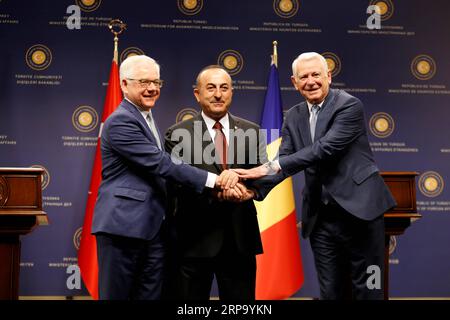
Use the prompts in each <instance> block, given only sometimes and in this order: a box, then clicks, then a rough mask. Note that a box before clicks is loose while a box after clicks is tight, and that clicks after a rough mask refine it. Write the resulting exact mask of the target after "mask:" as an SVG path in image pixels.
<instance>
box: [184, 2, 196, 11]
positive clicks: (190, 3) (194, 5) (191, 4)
mask: <svg viewBox="0 0 450 320" xmlns="http://www.w3.org/2000/svg"><path fill="white" fill-rule="evenodd" d="M183 5H184V6H185V7H186V8H187V9H189V10H192V9H194V8H195V7H196V6H197V0H184V1H183Z"/></svg>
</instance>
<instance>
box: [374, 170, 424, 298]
mask: <svg viewBox="0 0 450 320" xmlns="http://www.w3.org/2000/svg"><path fill="white" fill-rule="evenodd" d="M417 175H418V173H417V172H381V176H382V177H383V179H384V182H385V183H386V185H387V186H388V187H389V189H390V190H391V193H392V195H393V196H394V198H395V200H396V201H397V206H396V207H394V208H392V209H391V210H390V211H388V212H386V213H385V214H384V225H385V240H384V267H385V277H384V299H385V300H387V299H389V243H390V238H391V236H397V235H401V234H403V233H404V232H405V230H406V228H408V227H409V226H410V225H411V223H412V222H414V221H415V220H417V219H419V218H421V217H422V216H421V215H420V214H418V213H417V205H416V183H415V178H416V176H417Z"/></svg>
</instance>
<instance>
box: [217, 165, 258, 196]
mask: <svg viewBox="0 0 450 320" xmlns="http://www.w3.org/2000/svg"><path fill="white" fill-rule="evenodd" d="M213 194H214V196H215V197H216V198H217V199H219V200H220V201H224V200H225V201H232V202H243V201H247V200H250V199H253V198H254V196H255V193H254V191H253V190H251V189H247V187H246V186H245V185H244V184H243V183H242V182H240V181H239V175H238V174H237V173H236V172H235V171H233V170H224V171H222V173H221V174H220V176H218V177H217V179H216V183H215V189H214V190H213Z"/></svg>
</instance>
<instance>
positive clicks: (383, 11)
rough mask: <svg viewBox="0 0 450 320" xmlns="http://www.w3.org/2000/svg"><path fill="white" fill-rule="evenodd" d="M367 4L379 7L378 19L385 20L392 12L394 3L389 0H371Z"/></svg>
mask: <svg viewBox="0 0 450 320" xmlns="http://www.w3.org/2000/svg"><path fill="white" fill-rule="evenodd" d="M369 5H372V6H378V8H380V19H381V21H386V20H388V19H390V18H391V17H392V15H393V14H394V4H393V3H392V1H391V0H381V1H380V0H371V1H370V3H369Z"/></svg>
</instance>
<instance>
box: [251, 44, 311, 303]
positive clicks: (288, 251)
mask: <svg viewBox="0 0 450 320" xmlns="http://www.w3.org/2000/svg"><path fill="white" fill-rule="evenodd" d="M274 45H276V44H275V43H274ZM282 110H283V109H282V103H281V93H280V84H279V79H278V68H277V63H276V47H274V55H273V57H272V65H271V67H270V75H269V83H268V86H267V92H266V98H265V103H264V109H263V114H262V119H261V129H266V130H267V132H268V134H267V140H268V141H267V153H268V157H269V160H273V159H274V158H275V156H276V155H277V152H278V149H279V147H280V144H281V138H274V140H273V141H272V140H271V139H272V137H271V135H270V130H272V129H278V130H281V126H282V123H283V111H282ZM255 205H256V209H257V211H258V223H259V228H260V231H261V238H262V243H263V248H264V254H261V255H258V256H257V257H256V259H257V273H256V299H258V300H277V299H285V298H288V297H290V296H291V295H293V294H294V293H296V292H297V291H298V290H299V289H300V287H301V286H302V285H303V267H302V260H301V254H300V243H299V236H298V230H297V219H296V217H297V215H296V212H295V200H294V192H293V186H292V178H290V177H289V178H287V179H285V180H284V181H283V182H281V183H280V184H278V185H277V186H276V187H275V188H274V189H272V191H271V192H270V193H269V194H268V195H267V197H266V198H265V199H264V201H261V202H258V201H255Z"/></svg>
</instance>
